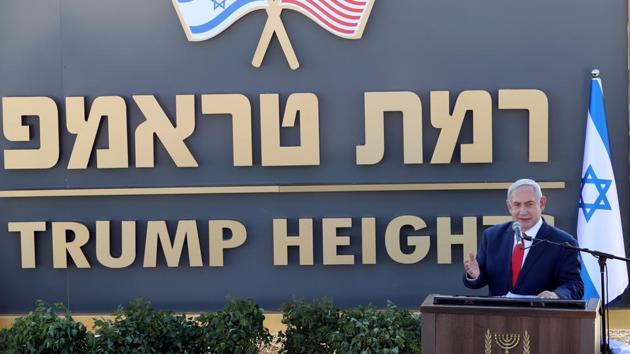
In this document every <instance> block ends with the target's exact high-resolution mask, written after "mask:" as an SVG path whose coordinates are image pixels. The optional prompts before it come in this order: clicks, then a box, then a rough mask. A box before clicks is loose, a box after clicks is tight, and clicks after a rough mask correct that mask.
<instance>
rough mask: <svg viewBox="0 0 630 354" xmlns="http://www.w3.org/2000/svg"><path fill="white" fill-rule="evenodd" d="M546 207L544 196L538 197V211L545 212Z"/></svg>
mask: <svg viewBox="0 0 630 354" xmlns="http://www.w3.org/2000/svg"><path fill="white" fill-rule="evenodd" d="M546 205H547V197H545V196H544V195H543V196H542V197H540V210H545V206H546Z"/></svg>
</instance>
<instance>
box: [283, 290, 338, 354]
mask: <svg viewBox="0 0 630 354" xmlns="http://www.w3.org/2000/svg"><path fill="white" fill-rule="evenodd" d="M282 311H283V315H282V323H284V324H285V325H286V326H287V329H286V332H280V333H279V334H278V337H279V342H280V343H282V344H283V346H282V349H281V352H282V353H300V354H317V353H332V352H333V350H332V348H331V344H330V336H331V334H332V333H334V332H336V331H337V330H338V326H339V324H338V322H339V310H338V309H337V308H335V306H334V305H333V303H332V302H331V301H330V300H329V299H327V298H324V299H322V301H321V302H318V301H315V302H313V303H306V302H304V301H302V300H295V301H293V302H290V303H285V304H283V305H282Z"/></svg>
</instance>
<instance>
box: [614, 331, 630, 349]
mask: <svg viewBox="0 0 630 354" xmlns="http://www.w3.org/2000/svg"><path fill="white" fill-rule="evenodd" d="M610 338H611V339H614V340H618V341H620V342H624V343H626V344H628V345H630V329H611V330H610Z"/></svg>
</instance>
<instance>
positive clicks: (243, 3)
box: [173, 0, 268, 42]
mask: <svg viewBox="0 0 630 354" xmlns="http://www.w3.org/2000/svg"><path fill="white" fill-rule="evenodd" d="M173 5H174V6H175V10H176V11H177V15H178V16H179V20H180V22H181V24H182V27H183V28H184V31H185V32H186V37H188V40H189V41H193V42H196V41H203V40H206V39H210V38H212V37H214V36H216V35H218V34H219V33H221V32H223V31H224V30H225V29H226V28H228V27H230V25H232V24H233V23H234V22H236V21H237V20H238V19H240V18H241V17H243V16H245V15H246V14H248V13H250V12H252V11H254V10H260V9H264V8H266V7H267V5H268V0H173Z"/></svg>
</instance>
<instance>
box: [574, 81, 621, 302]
mask: <svg viewBox="0 0 630 354" xmlns="http://www.w3.org/2000/svg"><path fill="white" fill-rule="evenodd" d="M597 73H598V72H595V71H594V75H593V76H597ZM610 156H611V155H610V143H609V141H608V127H607V124H606V111H605V109H604V92H603V89H602V82H601V80H600V79H599V78H598V77H594V78H593V79H592V80H591V97H590V102H589V108H588V119H587V122H586V138H585V142H584V162H583V164H582V187H581V195H580V202H579V210H578V225H577V235H578V241H579V243H580V246H581V247H586V248H589V249H592V250H598V251H602V252H606V253H610V254H614V255H616V256H621V257H625V256H626V252H625V248H624V242H623V231H622V229H621V216H620V214H619V199H618V197H617V187H616V185H615V176H614V174H613V169H612V163H611V158H610ZM581 258H582V280H583V281H584V298H585V299H588V298H592V297H599V298H601V287H600V271H599V265H598V263H597V259H596V258H595V257H593V256H592V255H590V254H588V253H584V252H582V253H581ZM607 264H608V288H607V291H606V294H607V297H608V302H610V301H612V300H614V299H615V298H617V297H618V296H619V295H621V294H622V293H623V292H624V291H625V289H626V288H627V287H628V270H627V268H626V264H625V263H624V262H622V261H619V260H609V261H608V263H607Z"/></svg>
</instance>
